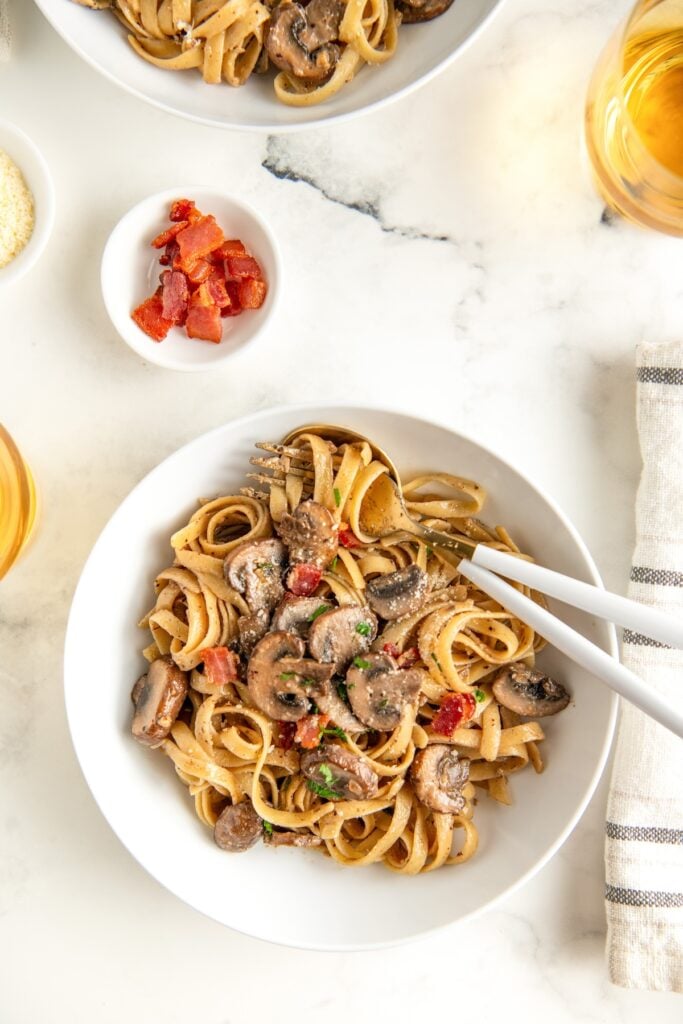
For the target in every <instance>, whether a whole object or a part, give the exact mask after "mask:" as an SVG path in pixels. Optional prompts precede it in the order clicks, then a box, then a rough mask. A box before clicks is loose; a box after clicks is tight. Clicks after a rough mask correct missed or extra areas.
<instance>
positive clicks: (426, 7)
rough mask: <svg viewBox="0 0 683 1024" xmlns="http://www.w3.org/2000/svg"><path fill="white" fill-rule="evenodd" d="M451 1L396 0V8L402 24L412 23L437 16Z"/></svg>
mask: <svg viewBox="0 0 683 1024" xmlns="http://www.w3.org/2000/svg"><path fill="white" fill-rule="evenodd" d="M452 3H453V0H417V2H416V0H397V3H396V10H397V11H400V12H401V21H402V23H403V24H404V25H413V24H417V22H420V21H432V19H433V18H438V17H439V15H440V14H443V13H444V12H445V11H447V10H448V8H449V7H450V6H451V4H452Z"/></svg>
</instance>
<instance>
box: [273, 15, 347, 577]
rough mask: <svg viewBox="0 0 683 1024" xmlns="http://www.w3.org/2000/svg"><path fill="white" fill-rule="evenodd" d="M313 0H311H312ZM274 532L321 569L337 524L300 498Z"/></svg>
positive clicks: (293, 553)
mask: <svg viewBox="0 0 683 1024" xmlns="http://www.w3.org/2000/svg"><path fill="white" fill-rule="evenodd" d="M313 2H315V0H313ZM278 532H279V534H280V536H281V538H282V540H283V541H284V543H285V544H286V545H287V547H288V548H289V560H290V562H292V563H293V564H296V563H297V562H301V563H304V564H306V565H314V566H315V567H316V568H317V569H325V568H326V567H327V566H328V565H329V564H330V562H331V561H332V559H333V558H334V556H335V555H336V554H337V547H338V537H337V526H336V524H335V521H334V518H333V516H332V513H331V512H330V511H328V509H326V508H325V506H324V505H319V504H318V502H317V501H302V502H301V504H300V505H297V507H296V508H295V509H294V511H293V512H292V513H291V515H290V514H289V512H286V513H285V514H284V515H283V517H282V519H281V520H280V522H279V523H278Z"/></svg>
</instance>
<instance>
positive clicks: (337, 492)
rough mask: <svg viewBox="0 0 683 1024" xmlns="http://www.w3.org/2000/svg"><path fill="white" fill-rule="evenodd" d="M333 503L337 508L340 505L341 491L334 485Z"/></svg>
mask: <svg viewBox="0 0 683 1024" xmlns="http://www.w3.org/2000/svg"><path fill="white" fill-rule="evenodd" d="M334 503H335V505H336V506H337V508H339V506H340V505H341V491H340V490H339V488H338V487H335V489H334Z"/></svg>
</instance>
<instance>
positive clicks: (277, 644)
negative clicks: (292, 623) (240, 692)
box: [247, 632, 332, 722]
mask: <svg viewBox="0 0 683 1024" xmlns="http://www.w3.org/2000/svg"><path fill="white" fill-rule="evenodd" d="M304 651H305V644H304V642H303V640H302V639H301V637H298V636H294V635H293V634H292V633H283V632H278V633H268V634H267V636H264V638H263V640H260V641H259V642H258V644H257V645H256V647H255V648H254V651H253V654H252V656H251V658H250V659H249V667H248V669H247V681H248V685H249V693H250V694H251V697H252V700H253V701H254V704H256V706H257V707H258V708H260V709H261V711H264V712H265V713H266V714H267V715H269V716H270V717H271V718H273V719H275V720H276V721H280V722H298V720H299V719H300V718H303V717H304V715H305V714H307V712H308V710H309V707H310V699H309V698H310V695H311V690H312V688H313V687H314V686H315V685H316V684H318V683H324V682H325V681H326V680H328V679H329V678H330V677H331V675H332V666H331V665H321V664H319V662H317V661H312V660H311V659H310V658H304V656H303V654H304Z"/></svg>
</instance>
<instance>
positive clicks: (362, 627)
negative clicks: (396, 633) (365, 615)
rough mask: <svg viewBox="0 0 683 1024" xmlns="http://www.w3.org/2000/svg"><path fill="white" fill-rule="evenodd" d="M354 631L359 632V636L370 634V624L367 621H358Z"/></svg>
mask: <svg viewBox="0 0 683 1024" xmlns="http://www.w3.org/2000/svg"><path fill="white" fill-rule="evenodd" d="M356 633H360V635H361V636H370V634H371V633H372V626H371V625H370V623H369V622H359V623H358V625H357V626H356Z"/></svg>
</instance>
